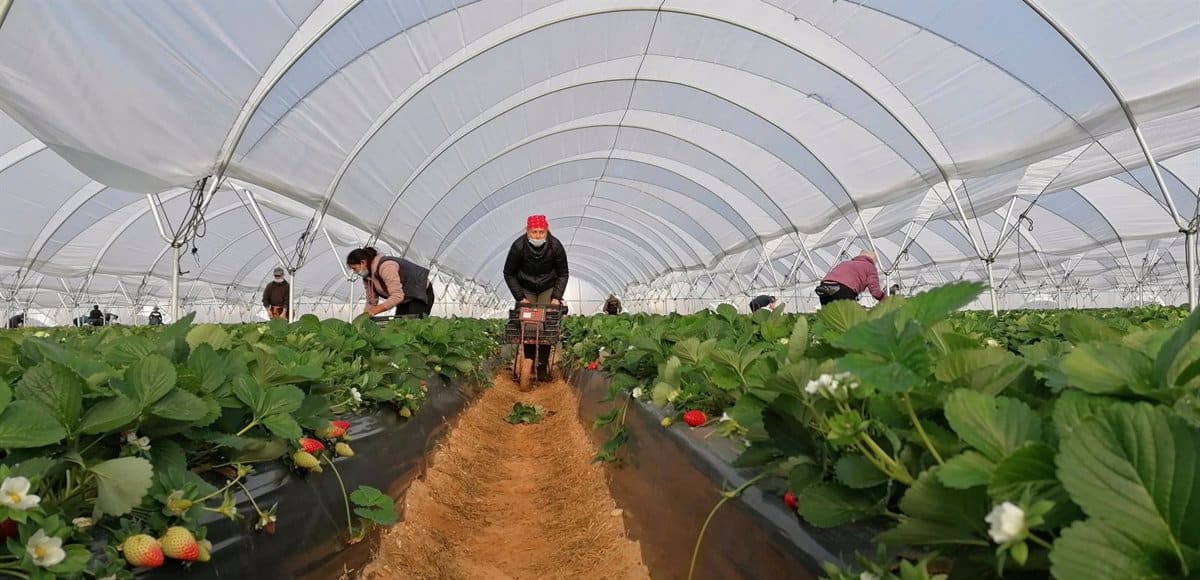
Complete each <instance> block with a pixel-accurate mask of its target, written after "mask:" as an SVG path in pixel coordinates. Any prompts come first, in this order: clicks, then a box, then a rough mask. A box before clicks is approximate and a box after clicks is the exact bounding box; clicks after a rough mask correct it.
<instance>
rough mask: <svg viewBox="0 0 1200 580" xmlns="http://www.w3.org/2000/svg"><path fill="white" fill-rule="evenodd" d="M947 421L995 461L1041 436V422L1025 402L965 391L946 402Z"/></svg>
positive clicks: (956, 392) (971, 443)
mask: <svg viewBox="0 0 1200 580" xmlns="http://www.w3.org/2000/svg"><path fill="white" fill-rule="evenodd" d="M946 420H947V421H949V423H950V427H951V428H952V429H954V432H955V433H958V436H959V437H961V438H962V440H963V441H966V442H967V444H969V445H970V446H971V447H974V448H975V449H977V450H978V451H979V452H980V453H983V455H984V456H985V457H987V458H988V459H990V460H992V461H1000V460H1001V459H1004V457H1005V456H1007V455H1008V454H1009V453H1012V452H1013V451H1016V450H1017V448H1019V447H1021V446H1022V445H1024V444H1025V443H1027V442H1030V441H1039V440H1041V436H1042V422H1041V419H1039V418H1038V416H1037V415H1036V414H1035V413H1034V412H1033V410H1032V409H1030V408H1029V406H1028V405H1026V404H1025V403H1022V402H1021V401H1018V400H1016V399H1010V398H1008V397H991V396H988V395H983V394H980V393H976V392H973V391H968V390H966V389H959V390H957V391H954V392H953V393H951V394H950V397H949V398H948V399H947V400H946Z"/></svg>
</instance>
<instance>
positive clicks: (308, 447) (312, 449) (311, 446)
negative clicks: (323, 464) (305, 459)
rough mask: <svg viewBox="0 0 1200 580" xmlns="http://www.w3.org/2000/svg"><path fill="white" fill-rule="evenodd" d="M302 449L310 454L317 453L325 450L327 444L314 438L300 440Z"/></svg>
mask: <svg viewBox="0 0 1200 580" xmlns="http://www.w3.org/2000/svg"><path fill="white" fill-rule="evenodd" d="M300 448H301V449H303V450H304V451H306V452H308V453H316V452H318V451H324V450H325V444H324V443H321V442H320V441H317V440H316V439H313V438H312V437H302V438H300Z"/></svg>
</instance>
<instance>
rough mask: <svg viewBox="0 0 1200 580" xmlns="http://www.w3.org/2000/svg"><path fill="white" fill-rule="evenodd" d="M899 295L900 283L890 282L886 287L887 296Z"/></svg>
mask: <svg viewBox="0 0 1200 580" xmlns="http://www.w3.org/2000/svg"><path fill="white" fill-rule="evenodd" d="M899 295H900V285H899V284H892V287H891V288H888V296H899Z"/></svg>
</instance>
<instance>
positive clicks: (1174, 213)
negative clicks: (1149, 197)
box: [1022, 0, 1196, 308]
mask: <svg viewBox="0 0 1200 580" xmlns="http://www.w3.org/2000/svg"><path fill="white" fill-rule="evenodd" d="M1022 1H1023V2H1025V5H1026V6H1028V7H1029V9H1030V10H1032V11H1033V12H1034V13H1035V14H1037V15H1038V17H1040V18H1041V19H1042V20H1044V21H1045V22H1046V24H1047V25H1048V26H1050V28H1052V29H1054V31H1055V32H1056V33H1058V35H1059V36H1061V37H1062V39H1063V40H1064V41H1066V42H1067V44H1069V45H1070V46H1071V48H1072V49H1074V50H1075V52H1076V53H1077V54H1078V55H1079V57H1080V58H1082V59H1083V60H1084V61H1085V62H1087V64H1088V66H1090V67H1091V68H1092V71H1094V72H1095V73H1096V76H1097V77H1099V78H1100V80H1101V81H1103V82H1104V85H1105V86H1106V87H1108V90H1109V91H1110V92H1111V93H1112V96H1113V98H1114V99H1116V100H1117V104H1118V105H1120V107H1121V112H1123V113H1124V114H1125V119H1126V120H1127V121H1128V122H1129V128H1130V129H1132V130H1133V135H1134V137H1135V138H1136V139H1137V142H1138V147H1140V148H1141V150H1142V154H1143V155H1145V157H1146V163H1147V164H1149V166H1150V171H1151V172H1152V173H1153V174H1154V180H1155V181H1156V182H1157V183H1158V188H1159V192H1160V193H1162V195H1163V198H1164V199H1165V200H1166V202H1167V204H1168V205H1169V206H1170V209H1171V217H1172V218H1173V219H1174V220H1175V225H1177V226H1179V228H1180V231H1181V232H1184V233H1186V231H1185V230H1188V229H1190V230H1192V233H1193V234H1194V233H1195V225H1193V224H1188V223H1186V222H1184V221H1183V218H1182V216H1181V215H1180V214H1179V210H1178V208H1176V207H1175V201H1174V200H1173V199H1172V198H1171V192H1170V190H1168V189H1167V185H1166V183H1165V182H1164V181H1163V177H1162V173H1160V172H1159V168H1158V162H1157V161H1155V160H1154V154H1153V153H1152V152H1151V151H1150V146H1149V145H1148V144H1147V143H1146V138H1145V137H1143V136H1142V129H1141V126H1140V125H1139V124H1138V122H1137V118H1136V117H1134V114H1133V109H1132V108H1130V106H1129V102H1128V101H1127V100H1126V99H1125V97H1124V96H1123V95H1122V94H1121V91H1120V90H1118V89H1117V85H1116V83H1114V82H1113V80H1112V78H1111V77H1109V76H1108V73H1106V72H1104V69H1102V68H1101V67H1100V65H1099V63H1097V62H1096V60H1095V59H1094V58H1092V55H1091V54H1089V53H1088V52H1087V51H1086V50H1084V49H1083V46H1081V45H1080V44H1079V42H1078V41H1077V40H1075V37H1073V36H1071V35H1070V34H1069V33H1068V32H1067V30H1066V28H1064V27H1063V26H1062V25H1061V24H1059V23H1058V21H1057V20H1055V19H1054V17H1053V16H1051V15H1050V14H1049V13H1047V12H1046V11H1045V10H1044V9H1043V8H1042V7H1041V6H1039V5H1038V4H1037V2H1035V1H1034V0H1022ZM1190 285H1192V286H1194V285H1195V282H1194V281H1193V282H1191V283H1190ZM1195 306H1196V305H1195V303H1194V300H1193V304H1192V307H1193V308H1195Z"/></svg>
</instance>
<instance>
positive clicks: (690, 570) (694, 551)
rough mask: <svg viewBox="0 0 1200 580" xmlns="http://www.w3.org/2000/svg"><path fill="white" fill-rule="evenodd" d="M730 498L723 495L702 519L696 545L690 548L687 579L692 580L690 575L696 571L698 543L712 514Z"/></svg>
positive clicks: (698, 553)
mask: <svg viewBox="0 0 1200 580" xmlns="http://www.w3.org/2000/svg"><path fill="white" fill-rule="evenodd" d="M730 499H732V498H731V497H729V496H723V497H722V498H721V500H720V501H718V502H717V505H715V506H713V509H712V511H710V512H708V517H707V518H705V519H704V525H703V526H701V528H700V535H699V536H698V537H697V538H696V546H695V547H693V548H692V563H691V565H689V566H688V575H687V577H688V580H692V576H693V575H694V574H695V573H696V560H697V559H698V558H699V557H700V544H701V543H702V542H703V541H704V533H705V532H707V531H708V524H710V523H712V519H713V516H715V515H717V510H719V509H721V506H723V505H725V502H727V501H729V500H730Z"/></svg>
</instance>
